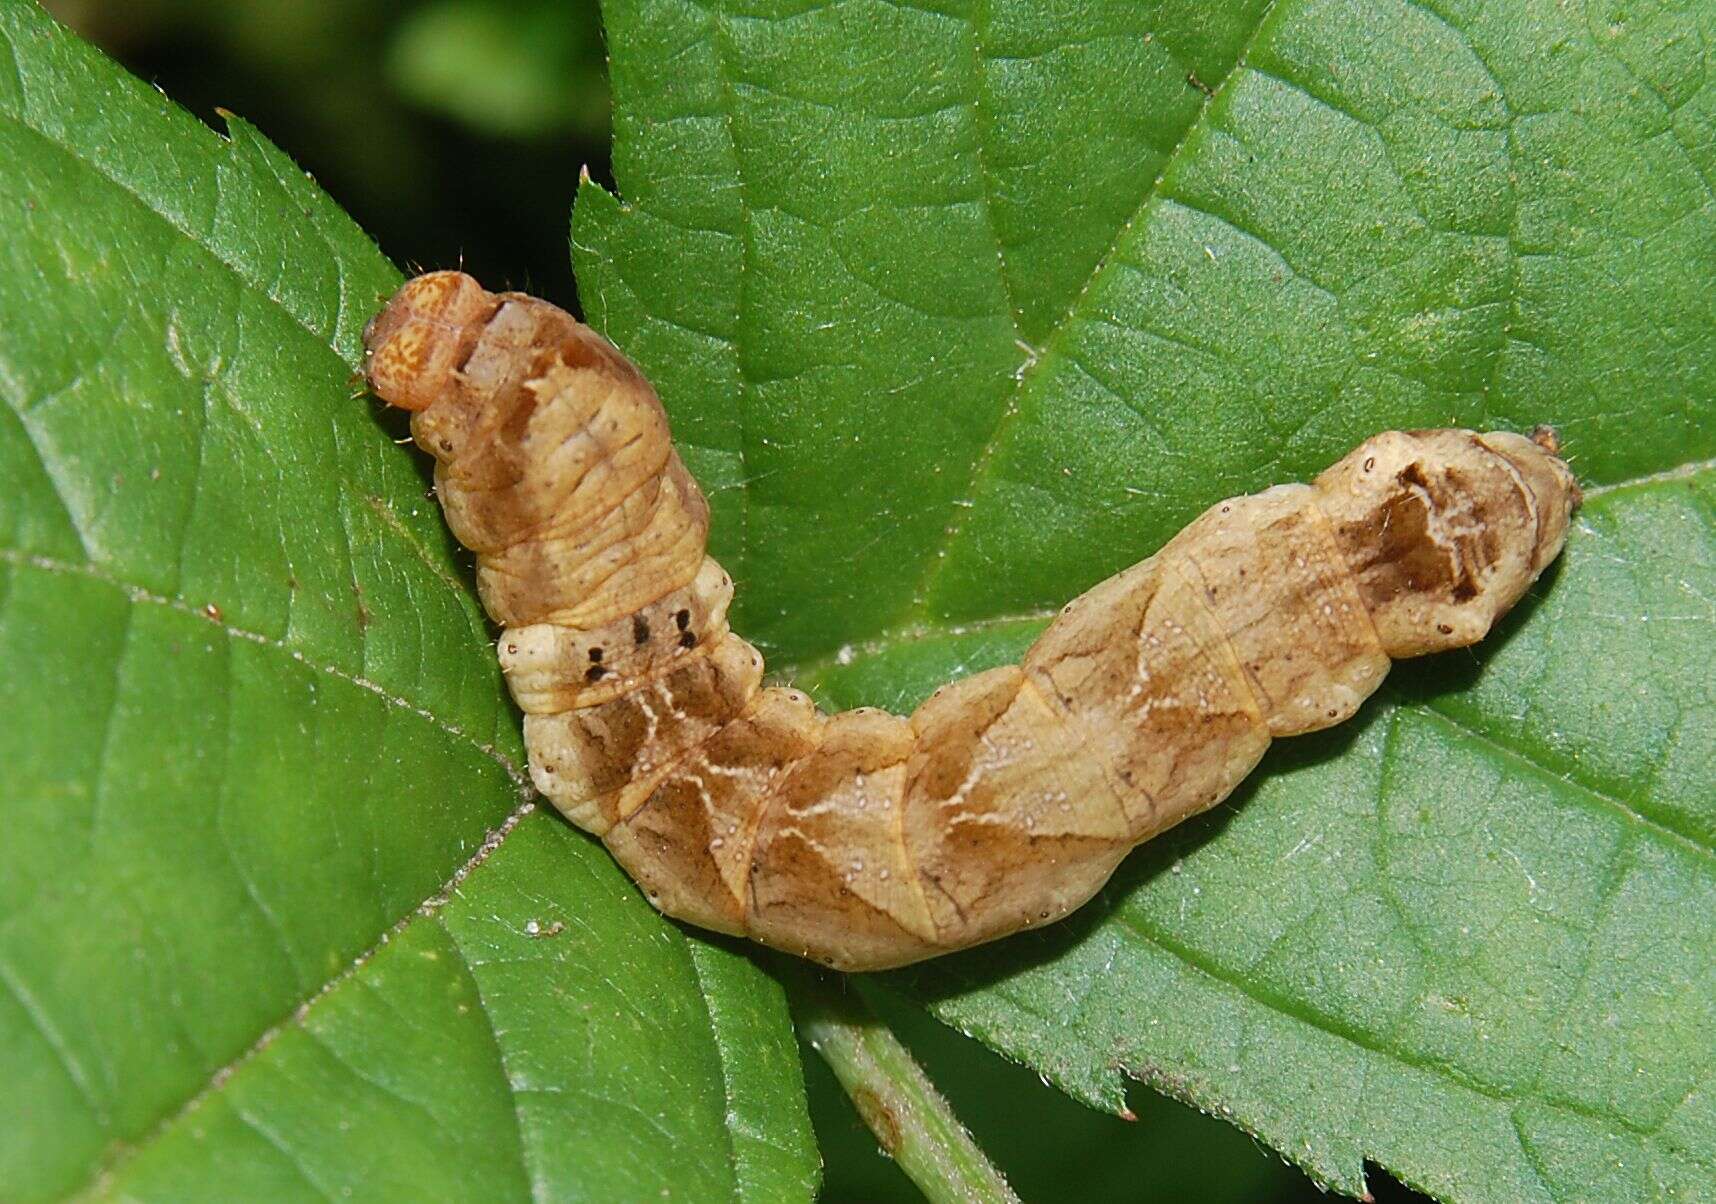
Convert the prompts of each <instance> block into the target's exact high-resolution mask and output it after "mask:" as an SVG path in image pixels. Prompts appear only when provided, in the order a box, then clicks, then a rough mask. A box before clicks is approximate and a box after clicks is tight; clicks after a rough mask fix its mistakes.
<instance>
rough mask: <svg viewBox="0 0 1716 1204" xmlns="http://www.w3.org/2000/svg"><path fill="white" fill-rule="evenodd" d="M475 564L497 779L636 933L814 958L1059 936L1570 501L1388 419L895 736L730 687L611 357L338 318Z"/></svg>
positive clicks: (457, 321) (457, 306) (479, 311)
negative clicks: (642, 923) (359, 341)
mask: <svg viewBox="0 0 1716 1204" xmlns="http://www.w3.org/2000/svg"><path fill="white" fill-rule="evenodd" d="M364 341H365V346H366V349H367V350H366V373H367V376H368V380H369V384H370V387H371V389H373V391H374V392H375V393H376V394H377V395H378V396H379V397H381V398H382V400H384V401H386V402H388V403H390V404H392V405H395V406H400V407H402V408H404V409H407V410H410V411H413V413H412V419H411V430H412V434H413V436H414V437H415V439H416V441H417V443H418V444H419V445H420V446H421V447H422V448H423V449H424V450H425V451H428V452H429V453H430V454H431V455H433V456H434V457H435V484H436V493H437V496H438V497H439V498H440V500H441V504H442V506H443V508H444V509H445V511H446V516H447V521H448V523H449V525H450V526H451V527H452V530H453V533H454V534H455V535H456V536H457V537H458V538H459V540H460V541H461V542H462V543H464V544H465V546H467V547H469V548H470V549H471V550H472V551H473V552H475V553H476V556H477V585H478V589H479V592H480V593H481V596H482V601H483V605H484V606H485V607H486V608H487V609H488V613H489V614H490V616H491V617H492V618H493V619H494V620H495V622H496V623H498V624H500V625H501V627H502V628H503V629H504V630H503V631H502V634H501V638H500V642H499V649H500V660H501V666H502V668H503V670H504V671H505V674H506V680H507V683H508V685H509V687H510V688H511V691H512V695H513V697H514V698H515V699H516V700H517V702H518V705H519V707H520V708H521V709H522V710H523V711H524V734H525V743H526V745H527V747H528V749H529V753H530V772H531V778H532V780H533V781H534V782H535V784H536V786H537V788H538V789H539V790H541V792H542V793H543V794H544V795H545V796H546V797H547V798H549V799H550V800H551V801H552V802H553V803H554V804H555V806H556V807H558V808H559V809H560V810H561V811H562V812H563V813H564V814H565V815H566V816H567V817H568V818H569V819H570V820H571V821H572V822H573V823H575V824H577V825H578V826H580V827H582V828H585V829H587V830H588V831H590V832H592V833H594V834H595V835H596V836H598V837H600V838H601V839H602V840H603V842H604V843H605V844H606V845H607V847H608V848H609V850H610V851H611V852H612V853H613V855H614V856H615V858H617V859H618V860H619V862H620V864H621V865H623V866H624V867H625V868H626V870H627V871H628V872H629V873H630V874H631V875H632V877H633V878H634V879H636V880H637V882H638V883H639V885H640V886H641V887H642V888H643V889H644V891H645V893H647V894H648V896H649V898H650V900H651V901H652V902H653V903H655V904H656V906H658V907H660V908H661V909H662V910H663V911H665V912H667V913H668V914H670V915H673V916H677V917H679V918H681V919H683V920H687V921H690V922H691V923H693V924H698V925H701V926H703V927H706V928H712V929H717V930H719V931H722V932H729V933H738V934H742V935H745V936H748V937H751V938H753V939H755V940H758V941H762V942H763V943H765V944H768V945H772V946H775V947H776V948H779V949H784V950H786V951H788V952H791V953H796V954H800V955H803V956H805V957H810V958H814V959H816V960H817V961H820V962H824V963H826V964H828V965H831V966H837V967H840V968H843V969H848V970H873V969H881V968H885V967H890V966H899V965H904V964H906V963H909V962H914V961H918V960H920V959H922V958H926V957H932V956H935V955H936V954H940V953H945V952H948V951H950V950H954V949H961V948H965V947H967V946H970V945H975V944H978V943H980V942H983V941H989V940H994V939H995V938H997V937H1001V936H1006V935H1007V934H1009V933H1012V932H1017V931H1019V930H1020V929H1023V928H1030V927H1035V926H1037V925H1040V924H1045V923H1049V922H1052V921H1054V920H1057V919H1059V918H1060V917H1062V916H1064V915H1066V914H1067V913H1068V912H1070V911H1072V910H1073V909H1074V908H1076V907H1078V906H1079V905H1081V904H1082V903H1084V902H1085V901H1086V900H1087V899H1089V898H1090V897H1091V895H1092V894H1094V893H1095V892H1096V890H1097V889H1098V888H1099V887H1100V886H1101V885H1102V884H1103V883H1104V882H1105V881H1106V880H1107V879H1108V877H1109V875H1110V874H1111V873H1112V872H1113V870H1114V868H1115V866H1116V865H1118V864H1119V862H1120V860H1121V858H1123V857H1124V856H1125V855H1126V853H1127V852H1128V851H1129V850H1130V849H1131V848H1132V847H1133V846H1135V845H1137V844H1139V843H1140V842H1142V841H1145V840H1148V839H1149V838H1150V837H1152V836H1154V835H1155V834H1156V833H1158V832H1161V831H1162V830H1163V829H1165V828H1168V827H1171V826H1173V825H1174V824H1177V823H1179V822H1181V821H1182V820H1184V819H1187V818H1188V817H1190V816H1193V815H1196V814H1198V813H1199V812H1201V811H1204V810H1206V809H1208V808H1209V807H1212V806H1214V805H1215V804H1216V803H1218V802H1220V801H1221V800H1222V799H1224V798H1226V797H1227V795H1228V794H1229V793H1230V792H1231V791H1232V790H1233V789H1234V787H1235V786H1237V785H1238V784H1239V782H1240V781H1241V780H1242V779H1243V778H1244V777H1245V776H1246V775H1247V774H1248V773H1250V772H1251V770H1252V768H1253V767H1254V766H1255V765H1256V764H1257V762H1258V759H1259V758H1260V757H1261V756H1262V755H1263V751H1264V749H1265V748H1266V747H1267V746H1268V744H1269V742H1270V740H1272V739H1273V738H1274V737H1276V736H1289V735H1295V734H1297V733H1300V732H1309V731H1315V730H1317V729H1319V728H1324V727H1328V726H1330V725H1332V724H1335V723H1339V722H1341V721H1342V720H1343V719H1346V718H1347V717H1349V716H1350V715H1352V714H1353V712H1354V711H1355V710H1357V709H1358V707H1359V705H1360V704H1361V703H1362V702H1363V701H1364V700H1365V698H1367V697H1368V696H1369V695H1370V694H1371V692H1372V691H1374V690H1375V689H1376V687H1377V686H1378V684H1380V683H1381V681H1382V679H1383V677H1384V675H1385V674H1386V673H1387V672H1388V668H1389V664H1390V662H1391V660H1393V659H1397V658H1400V657H1408V656H1419V655H1422V654H1425V653H1429V652H1437V651H1441V650H1443V649H1449V648H1459V647H1463V646H1465V645H1468V644H1472V643H1475V642H1477V641H1478V640H1481V639H1482V638H1483V637H1484V636H1485V634H1486V633H1488V631H1489V630H1490V628H1491V626H1492V625H1493V624H1494V623H1495V621H1496V620H1497V619H1498V618H1500V617H1501V616H1502V615H1503V614H1505V613H1506V612H1507V611H1508V609H1509V608H1510V607H1512V606H1513V605H1514V603H1515V602H1517V601H1518V600H1519V599H1520V597H1521V596H1522V595H1523V594H1524V593H1525V591H1526V589H1527V588H1528V587H1529V586H1530V585H1531V583H1532V582H1533V581H1534V580H1536V578H1537V576H1538V575H1539V574H1540V573H1541V572H1542V571H1543V570H1544V568H1545V567H1546V566H1547V565H1548V564H1549V563H1550V562H1551V561H1553V560H1554V559H1555V557H1556V556H1557V555H1558V554H1559V553H1560V551H1561V546H1562V543H1563V541H1564V539H1565V537H1566V532H1567V525H1568V520H1569V516H1570V514H1571V512H1572V510H1573V508H1574V507H1575V506H1576V505H1577V504H1578V500H1579V491H1578V488H1577V486H1576V484H1575V483H1574V479H1573V475H1572V473H1571V472H1570V471H1569V470H1568V468H1567V466H1566V464H1564V463H1563V462H1562V460H1561V458H1560V456H1559V454H1558V447H1557V444H1556V441H1555V438H1554V436H1553V434H1552V433H1550V432H1547V431H1543V430H1540V431H1539V432H1538V433H1537V434H1536V435H1534V436H1533V437H1531V438H1527V437H1524V436H1521V435H1517V434H1511V433H1507V432H1492V433H1476V432H1472V431H1466V430H1422V431H1388V432H1385V433H1383V434H1379V435H1375V436H1373V437H1372V438H1370V439H1367V440H1366V441H1365V442H1364V443H1362V444H1360V445H1359V446H1358V447H1357V448H1356V449H1354V450H1353V451H1352V452H1351V453H1349V454H1348V455H1347V456H1345V457H1344V458H1342V459H1341V460H1340V461H1339V462H1337V463H1336V464H1335V465H1333V466H1332V467H1330V468H1329V469H1327V470H1326V471H1324V472H1323V473H1322V474H1320V475H1319V476H1318V477H1317V478H1316V479H1315V480H1314V481H1313V482H1312V483H1310V484H1308V485H1302V484H1294V485H1278V486H1276V487H1274V488H1272V489H1267V490H1265V491H1263V492H1262V493H1257V494H1251V495H1248V496H1245V497H1236V498H1229V499H1227V500H1225V501H1221V502H1217V503H1216V504H1215V505H1214V506H1212V507H1211V508H1210V509H1209V510H1207V511H1206V512H1205V513H1204V514H1203V515H1201V516H1200V517H1199V518H1197V519H1195V520H1194V521H1193V522H1192V523H1191V524H1190V525H1189V526H1187V527H1186V528H1185V529H1184V530H1182V531H1181V532H1180V533H1179V534H1178V535H1176V536H1174V538H1173V539H1171V540H1169V541H1168V542H1167V544H1166V545H1164V546H1163V547H1162V548H1161V549H1160V550H1159V551H1158V552H1157V553H1156V554H1155V555H1153V556H1151V557H1149V558H1148V559H1146V560H1144V561H1142V562H1140V563H1138V564H1135V565H1133V566H1132V567H1131V568H1129V569H1126V570H1125V571H1123V572H1121V573H1118V574H1116V575H1115V576H1113V577H1111V578H1109V579H1108V580H1107V581H1104V582H1102V583H1101V584H1099V585H1097V586H1095V587H1094V588H1092V589H1090V590H1089V591H1087V592H1086V593H1084V594H1082V595H1080V596H1079V597H1078V598H1075V599H1074V600H1073V601H1072V602H1070V603H1068V604H1067V606H1066V608H1065V609H1064V610H1063V611H1062V612H1061V613H1060V615H1059V616H1058V617H1057V618H1056V619H1055V620H1054V622H1053V623H1051V624H1050V625H1049V627H1048V628H1047V630H1045V631H1044V632H1043V634H1042V635H1041V637H1039V638H1038V640H1037V642H1036V643H1035V644H1033V645H1032V646H1031V648H1030V649H1029V651H1027V652H1026V654H1025V656H1024V659H1023V661H1022V662H1021V663H1020V664H1017V665H1009V666H1006V667H1004V668H999V669H991V670H989V671H988V672H985V673H978V674H976V675H975V676H971V677H966V678H963V679H961V680H958V681H955V682H952V683H950V684H948V685H945V686H943V687H941V689H939V690H937V691H936V692H935V693H934V694H933V695H931V696H930V698H929V699H928V700H926V701H925V702H924V703H923V705H922V706H920V707H918V709H917V710H916V711H915V712H913V713H912V715H911V716H909V717H901V716H897V715H891V714H888V713H886V712H884V711H880V710H874V709H871V708H859V709H857V710H852V711H846V712H843V713H841V714H838V715H825V714H823V713H821V712H820V711H818V710H817V708H816V707H815V706H814V705H813V704H812V702H811V701H810V699H809V698H807V697H806V696H805V695H804V694H802V693H800V692H799V691H797V690H792V689H787V688H782V687H764V686H763V684H762V679H763V662H762V657H761V656H759V655H758V653H757V651H756V649H754V648H752V647H751V646H750V645H749V644H747V643H746V642H745V641H744V640H742V639H740V638H739V637H738V636H736V635H734V634H733V633H732V632H731V631H730V630H729V629H728V627H727V606H728V603H729V601H730V600H731V598H732V596H733V582H732V579H731V578H730V577H729V576H728V575H727V574H726V573H725V572H724V571H722V569H721V566H720V565H718V564H717V563H715V561H714V560H712V559H710V558H709V557H708V556H707V555H706V553H705V545H706V542H707V535H708V529H709V508H708V506H707V504H706V503H705V502H704V499H703V494H702V493H701V492H700V491H699V490H698V487H697V484H696V482H695V481H693V480H692V478H691V475H690V474H689V473H688V472H687V471H686V469H685V466H684V465H683V464H682V463H681V462H680V459H679V456H678V454H677V453H676V452H675V450H674V447H673V443H672V440H671V437H670V435H669V432H668V424H667V417H666V414H665V412H664V411H663V409H662V406H661V402H660V401H659V400H657V398H656V395H655V391H654V390H653V389H652V388H651V387H650V384H649V382H648V381H647V380H645V379H644V377H643V375H642V374H641V373H640V372H639V371H638V369H637V368H636V367H635V366H634V365H633V364H632V363H631V361H630V360H628V359H626V357H625V356H623V355H622V354H621V353H620V352H619V351H617V350H616V349H615V348H614V347H613V346H612V345H611V344H609V343H608V342H607V340H605V339H603V338H602V337H601V336H600V335H598V334H596V333H595V332H594V331H592V330H591V329H589V328H588V327H586V326H584V325H582V324H581V323H579V322H578V321H576V320H575V319H574V318H572V317H571V315H569V314H567V313H566V312H564V311H563V310H560V309H558V308H556V307H555V306H553V305H550V304H549V303H548V302H546V301H541V300H538V299H536V298H533V297H528V296H525V295H522V294H518V293H501V294H493V293H489V292H487V291H485V290H484V289H483V288H482V286H481V285H479V284H478V283H477V282H476V281H475V280H473V279H472V278H471V277H469V276H467V275H464V274H463V273H460V272H433V273H430V274H428V275H424V276H419V277H417V278H416V279H414V280H411V281H409V282H407V283H406V284H405V285H404V286H403V287H402V288H401V289H400V290H399V292H398V293H397V294H395V295H394V297H393V299H392V300H391V301H389V302H388V303H387V306H386V308H385V309H384V310H383V311H382V312H381V313H380V314H379V315H378V316H377V317H376V318H375V319H374V320H373V321H372V322H371V323H370V324H369V327H368V328H367V329H366V330H365V332H364Z"/></svg>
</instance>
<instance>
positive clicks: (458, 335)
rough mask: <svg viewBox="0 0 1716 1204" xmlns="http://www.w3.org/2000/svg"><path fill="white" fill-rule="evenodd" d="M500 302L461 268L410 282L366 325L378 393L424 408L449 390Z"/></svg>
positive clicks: (368, 372) (368, 373)
mask: <svg viewBox="0 0 1716 1204" xmlns="http://www.w3.org/2000/svg"><path fill="white" fill-rule="evenodd" d="M497 303H498V302H497V301H496V298H495V297H494V296H493V295H492V294H490V293H488V292H486V291H485V290H484V289H483V286H482V285H480V284H478V283H477V282H476V281H475V280H473V279H472V278H471V277H469V276H467V275H465V274H464V273H463V272H430V273H429V274H428V275H426V276H419V277H417V278H416V279H415V280H410V281H407V282H406V284H405V285H404V287H402V288H401V289H400V290H399V291H398V292H397V293H395V294H394V295H393V299H392V300H391V301H389V302H388V303H387V308H385V309H383V310H382V311H381V312H380V313H379V314H377V315H376V316H375V317H374V318H372V319H371V320H370V323H369V325H368V326H366V327H364V331H363V343H364V348H365V352H364V375H365V377H366V378H367V379H368V381H369V387H370V389H371V391H373V392H374V393H375V395H376V396H377V397H379V398H381V399H382V400H383V401H385V402H387V404H388V405H393V406H398V407H399V408H400V409H402V410H413V411H416V410H426V409H428V408H429V405H430V403H432V402H433V401H434V400H435V399H436V398H437V397H439V396H441V395H442V394H443V393H445V392H446V390H447V387H448V385H449V383H450V382H451V380H452V377H453V374H454V372H456V371H457V370H458V368H459V367H460V366H461V365H462V364H463V363H464V360H465V358H466V357H467V356H468V355H469V354H470V351H471V347H472V346H473V345H474V344H475V341H476V338H477V335H478V333H479V332H480V331H481V330H482V324H483V319H485V318H487V317H488V315H489V314H491V313H492V312H493V311H494V308H495V306H496V304H497Z"/></svg>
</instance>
